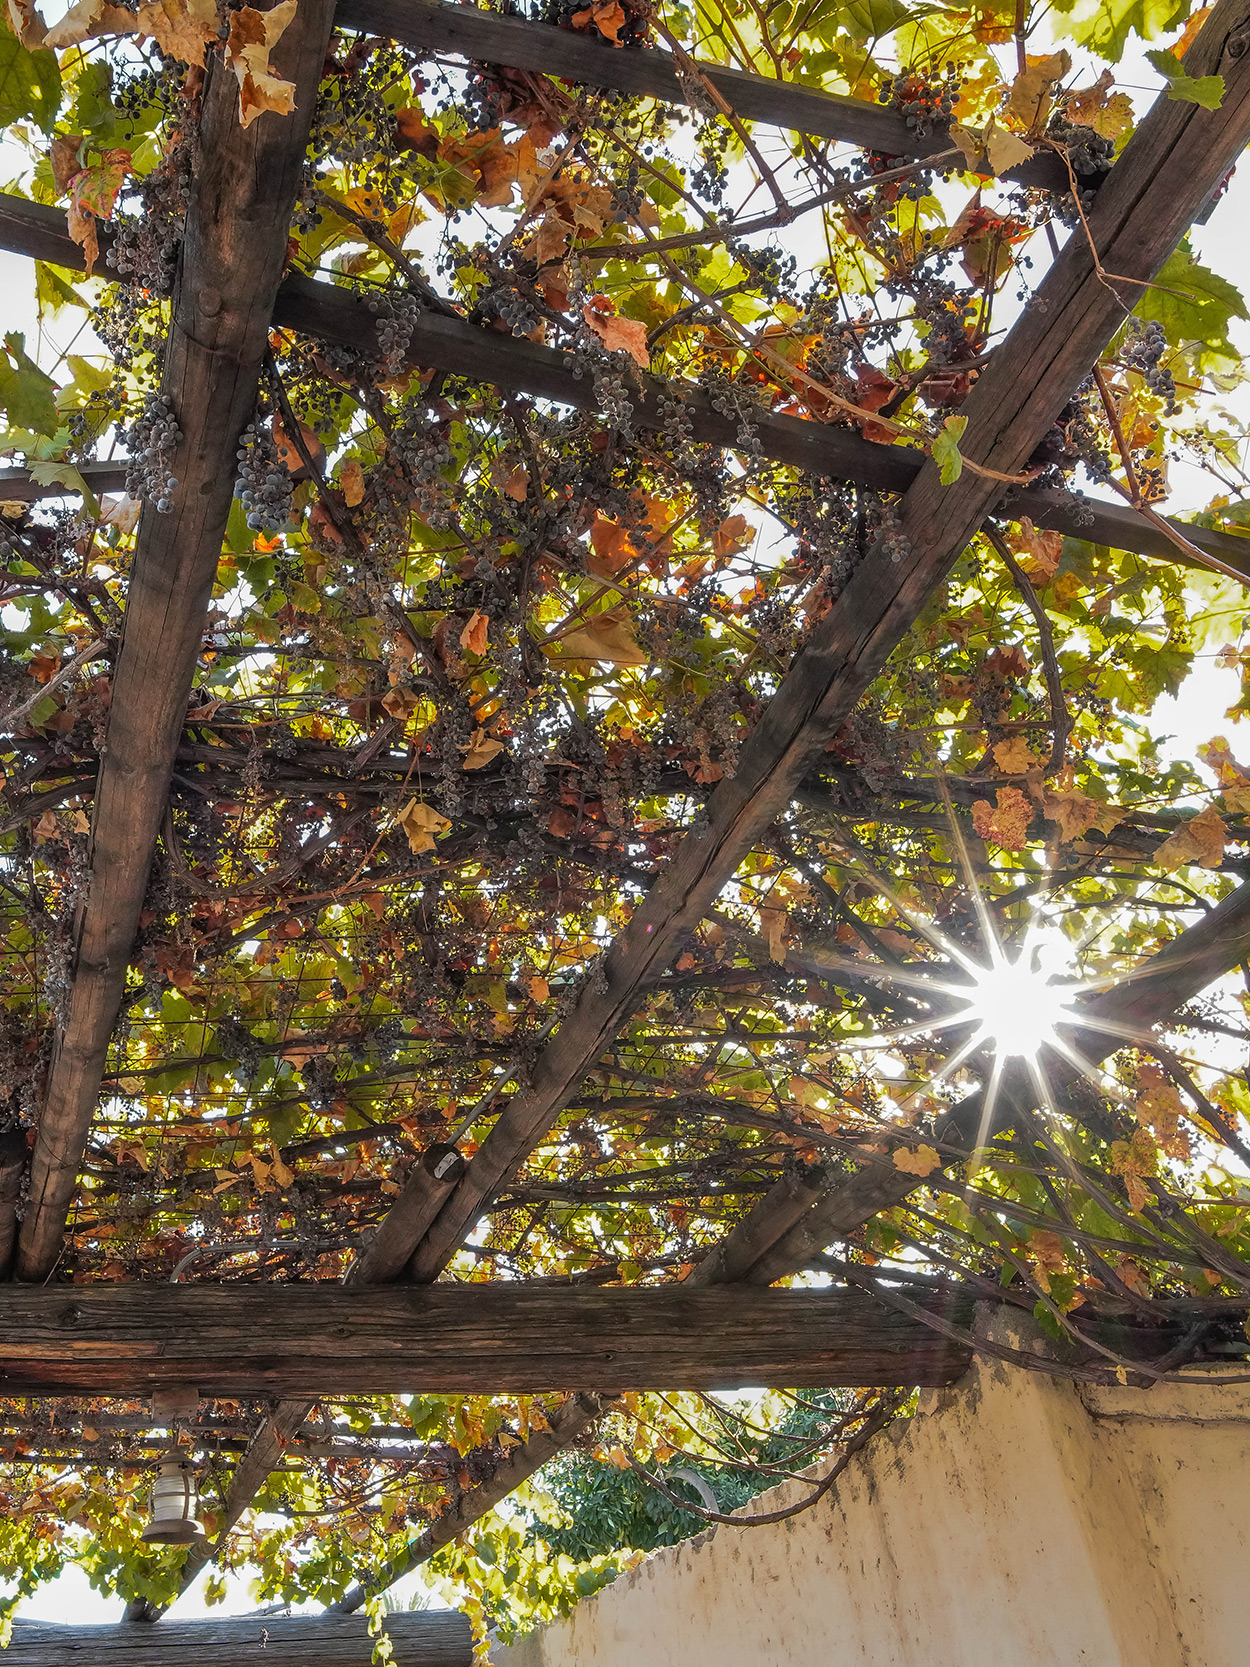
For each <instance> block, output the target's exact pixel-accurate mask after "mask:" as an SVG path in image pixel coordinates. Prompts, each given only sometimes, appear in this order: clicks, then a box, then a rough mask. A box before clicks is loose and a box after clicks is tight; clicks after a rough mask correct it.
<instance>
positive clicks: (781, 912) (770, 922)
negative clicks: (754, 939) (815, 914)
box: [760, 903, 790, 964]
mask: <svg viewBox="0 0 1250 1667" xmlns="http://www.w3.org/2000/svg"><path fill="white" fill-rule="evenodd" d="M789 924H790V916H789V914H788V913H787V911H786V910H785V908H784V907H783V906H782V905H781V904H780V903H765V904H763V905H761V907H760V927H761V929H762V931H763V933H764V937H765V938H766V939H767V941H768V954H769V958H770V960H773V961H776V962H778V963H779V964H781V963H784V961H785V958H786V927H787V926H788V925H789Z"/></svg>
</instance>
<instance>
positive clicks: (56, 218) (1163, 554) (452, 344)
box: [0, 193, 1250, 579]
mask: <svg viewBox="0 0 1250 1667" xmlns="http://www.w3.org/2000/svg"><path fill="white" fill-rule="evenodd" d="M0 248H5V249H9V250H11V251H13V252H15V253H18V254H26V255H30V256H32V257H33V258H35V259H39V260H49V261H52V262H53V263H54V264H56V265H60V266H64V267H66V268H67V269H68V270H70V271H74V270H81V267H82V251H81V250H80V249H79V248H78V245H77V244H76V243H73V242H71V240H70V238H69V237H68V235H67V234H66V232H65V229H64V215H63V214H62V212H61V210H60V209H56V208H49V207H47V206H46V205H45V204H42V203H28V202H26V201H25V200H24V199H23V198H20V197H8V196H5V195H4V194H3V193H0ZM273 321H274V323H275V325H277V326H279V327H280V328H282V329H287V330H296V331H299V332H300V333H301V334H303V335H308V336H313V337H315V338H317V339H318V340H321V341H328V342H333V343H335V344H336V345H338V346H341V347H348V348H352V349H354V350H360V349H362V348H366V347H367V346H368V345H369V344H371V343H372V342H373V341H374V340H375V337H376V333H377V320H376V318H375V317H374V316H373V314H372V313H371V312H370V311H369V309H368V308H367V307H366V306H365V304H364V302H363V301H361V300H359V299H358V298H357V297H356V296H354V295H352V294H351V293H350V292H349V291H347V290H343V289H336V288H335V287H334V286H333V285H332V284H326V283H319V282H317V281H315V280H314V279H311V278H305V277H303V276H301V275H298V274H297V275H295V276H292V277H289V278H288V279H287V280H286V281H285V283H284V284H283V285H282V287H281V288H280V289H279V291H278V294H277V298H276V300H275V302H274V317H273ZM409 357H410V361H411V362H412V363H413V364H414V365H419V366H421V367H423V368H433V369H434V370H442V371H446V372H448V373H449V374H451V375H455V376H464V377H467V378H469V379H471V380H473V381H480V382H484V383H487V384H489V385H492V386H494V387H498V388H503V389H506V390H508V391H510V392H514V393H526V394H531V395H534V396H535V397H537V398H540V399H550V400H553V401H555V402H556V403H558V404H561V405H568V406H571V407H573V408H574V409H575V410H587V411H594V410H596V409H597V405H596V400H595V394H594V389H593V387H591V386H590V384H589V383H588V382H587V380H586V378H585V377H581V378H578V377H575V376H574V375H573V360H572V357H571V355H569V354H567V353H563V352H561V351H559V350H558V349H555V348H550V347H544V346H542V345H541V344H539V343H537V342H531V341H529V340H527V339H526V338H525V337H523V336H504V335H500V334H499V332H498V331H496V330H488V329H484V328H482V327H481V326H479V325H474V324H470V323H469V322H468V320H467V319H463V318H452V317H448V316H446V315H443V314H438V313H423V314H421V315H420V316H419V317H418V318H417V320H416V322H415V324H414V327H413V333H412V337H411V339H410V344H409ZM644 388H645V390H646V393H645V396H643V397H640V398H639V400H638V404H637V407H636V410H635V418H636V421H637V422H638V425H639V426H640V427H642V428H644V429H652V428H655V427H657V426H658V424H659V416H658V410H659V396H660V395H661V394H664V395H665V396H667V397H668V398H671V397H672V396H673V394H674V393H675V392H679V393H680V394H681V397H682V399H683V402H684V404H685V407H686V411H687V415H688V416H689V418H690V422H691V425H692V437H693V439H695V440H696V441H698V442H699V443H701V444H704V445H714V446H726V447H728V448H730V449H733V448H734V446H735V445H736V444H737V437H738V425H737V423H736V421H733V420H731V419H730V418H728V417H726V416H725V415H724V413H723V412H720V411H717V410H716V409H715V407H714V406H713V405H712V404H711V402H710V400H708V399H707V397H706V396H705V395H704V394H703V393H701V392H700V391H699V390H697V389H695V388H693V387H690V386H688V385H685V384H680V383H673V382H665V381H664V380H662V379H661V378H659V377H646V378H644ZM754 421H755V422H756V426H757V431H758V434H759V440H760V449H761V451H762V453H763V455H764V456H765V457H767V458H768V459H770V461H772V462H774V463H782V464H786V465H788V466H789V467H791V468H796V469H806V470H810V471H811V472H813V473H815V474H822V475H826V476H828V477H830V478H831V479H834V480H846V481H851V482H853V483H854V484H855V485H857V486H864V487H867V488H868V489H869V490H870V491H876V492H905V491H906V490H907V488H908V487H909V486H910V485H911V484H912V482H913V481H914V480H915V479H916V477H917V475H918V474H919V473H920V470H921V468H922V467H923V465H924V461H925V459H924V454H923V453H922V452H919V451H917V450H916V449H915V448H914V447H910V446H882V445H877V444H875V443H874V442H872V441H870V440H865V439H864V438H863V437H862V435H860V434H859V433H858V432H857V431H856V430H855V429H853V428H836V427H832V426H829V425H826V424H824V423H818V422H813V421H809V420H805V419H803V418H799V417H788V416H784V415H781V414H779V413H775V412H768V411H766V412H761V413H760V415H759V416H758V418H756V419H754ZM117 468H118V466H117V465H116V464H91V463H88V464H85V465H83V472H84V474H85V475H86V476H87V480H88V484H89V485H91V486H92V487H93V490H97V491H112V490H114V489H115V484H117V485H120V484H122V482H123V481H124V471H122V474H121V476H120V477H118V476H115V475H112V474H106V473H105V471H113V470H116V469H117ZM95 471H100V473H99V474H98V475H97V474H96V473H95ZM6 479H7V480H8V482H9V486H8V488H7V491H8V493H9V495H11V497H12V498H13V499H15V500H25V501H31V500H33V499H34V498H36V497H51V496H54V495H57V494H59V493H61V492H63V490H64V489H63V488H60V487H43V486H40V485H39V484H38V483H37V482H32V481H31V479H30V476H29V474H28V473H27V471H25V470H9V471H7V473H0V500H2V499H3V498H4V496H5V495H6V489H5V488H4V481H5V480H6ZM1082 511H1083V512H1084V513H1086V514H1087V515H1088V516H1090V517H1092V520H1088V521H1087V522H1086V523H1085V524H1082V525H1078V524H1077V521H1076V517H1075V510H1074V505H1073V503H1072V501H1071V499H1069V498H1068V496H1067V495H1066V494H1065V493H1062V492H1053V491H1039V490H1036V489H1033V488H1025V489H1023V490H1021V491H1018V492H1015V493H1013V494H1012V495H1011V496H1010V498H1009V499H1008V501H1007V502H1006V503H1005V504H1004V506H1003V513H1004V515H1009V516H1010V517H1011V518H1012V519H1017V518H1018V517H1020V516H1022V515H1027V516H1029V517H1030V519H1031V520H1033V521H1034V522H1035V523H1036V524H1037V525H1038V526H1039V527H1045V528H1047V529H1048V530H1050V531H1053V532H1062V533H1067V534H1069V535H1070V536H1073V537H1078V538H1083V539H1086V540H1088V541H1089V542H1091V543H1094V544H1109V545H1112V546H1113V547H1114V548H1115V549H1117V550H1127V551H1130V552H1132V553H1134V554H1136V555H1141V556H1153V557H1158V558H1159V559H1160V560H1163V561H1169V562H1179V563H1181V564H1182V565H1183V564H1185V561H1186V558H1185V556H1184V553H1183V552H1182V551H1181V550H1179V549H1178V548H1177V546H1176V544H1175V543H1174V542H1173V541H1172V540H1171V539H1169V538H1168V536H1167V534H1166V533H1165V532H1163V531H1161V530H1160V529H1159V528H1158V527H1157V526H1155V525H1154V524H1153V523H1151V522H1149V521H1147V520H1146V519H1145V517H1144V516H1142V515H1139V514H1138V512H1137V511H1136V510H1135V509H1132V508H1131V507H1130V506H1129V505H1128V504H1116V503H1102V502H1099V501H1098V500H1097V499H1087V500H1085V501H1084V503H1083V504H1082ZM1172 525H1173V526H1174V527H1175V528H1176V530H1177V531H1178V532H1180V533H1181V534H1182V535H1183V536H1184V537H1185V538H1187V539H1188V540H1189V541H1190V543H1191V544H1194V545H1195V546H1197V548H1198V549H1199V550H1201V551H1203V552H1205V553H1206V554H1209V555H1212V556H1214V557H1215V558H1216V559H1217V560H1219V561H1222V562H1224V563H1225V564H1226V565H1227V566H1230V567H1233V568H1235V569H1237V570H1238V571H1239V572H1243V573H1245V575H1246V577H1247V578H1248V579H1250V540H1247V539H1244V538H1239V537H1237V536H1236V535H1235V534H1231V533H1221V532H1216V531H1212V530H1211V529H1210V528H1207V527H1195V526H1191V525H1190V524H1189V523H1188V522H1176V521H1174V522H1173V523H1172Z"/></svg>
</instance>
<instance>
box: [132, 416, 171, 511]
mask: <svg viewBox="0 0 1250 1667" xmlns="http://www.w3.org/2000/svg"><path fill="white" fill-rule="evenodd" d="M181 439H182V430H181V429H180V428H179V427H178V423H177V420H176V418H175V417H174V402H173V400H172V399H170V397H169V395H168V394H153V395H152V396H151V397H150V398H149V400H148V402H147V404H146V405H145V406H144V407H143V411H142V413H141V414H140V415H139V416H138V417H137V418H136V419H135V421H134V422H133V423H132V424H131V425H130V428H129V429H128V430H127V432H126V447H127V450H128V451H129V453H130V461H129V464H128V465H127V468H126V494H127V496H128V497H131V498H147V499H148V500H150V501H151V502H152V503H154V504H155V505H156V509H157V512H158V513H159V514H161V515H168V514H169V512H170V511H171V510H172V509H173V507H174V501H173V499H172V498H171V497H170V495H169V494H170V493H171V492H172V491H173V490H174V488H175V487H176V486H177V484H178V477H177V475H171V474H170V472H169V469H170V465H171V464H172V462H173V460H174V453H175V452H176V451H177V449H178V444H179V442H180V441H181Z"/></svg>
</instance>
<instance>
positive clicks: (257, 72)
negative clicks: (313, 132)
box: [226, 0, 296, 127]
mask: <svg viewBox="0 0 1250 1667" xmlns="http://www.w3.org/2000/svg"><path fill="white" fill-rule="evenodd" d="M295 8H296V0H282V4H281V5H279V6H275V7H274V8H273V10H272V11H268V12H258V11H256V9H255V8H254V7H252V6H244V7H243V8H242V9H241V10H240V11H237V12H232V13H231V16H230V38H229V40H228V41H227V42H226V62H227V63H228V64H229V65H230V68H231V69H232V70H233V71H234V73H235V75H236V77H237V78H238V82H239V120H240V122H242V124H243V126H244V127H250V126H251V124H252V123H253V122H254V121H255V120H256V118H257V116H259V115H261V114H262V113H263V112H264V111H266V110H272V111H273V112H274V114H275V115H278V116H289V115H290V114H291V111H292V110H294V108H295V83H294V81H283V80H282V79H281V78H280V77H279V76H276V75H274V73H273V68H272V65H271V64H270V62H269V54H270V51H271V50H272V49H273V48H274V47H275V46H276V45H277V44H278V42H279V40H280V39H281V38H282V35H283V33H284V32H285V30H286V28H287V27H288V25H289V24H290V22H291V20H292V19H293V18H294V16H295Z"/></svg>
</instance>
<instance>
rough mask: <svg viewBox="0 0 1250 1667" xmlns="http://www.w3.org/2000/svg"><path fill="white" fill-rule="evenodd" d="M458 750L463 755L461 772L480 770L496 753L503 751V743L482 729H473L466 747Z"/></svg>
mask: <svg viewBox="0 0 1250 1667" xmlns="http://www.w3.org/2000/svg"><path fill="white" fill-rule="evenodd" d="M460 750H461V752H462V753H463V754H464V763H463V764H462V765H461V766H460V768H461V769H462V770H482V769H484V768H485V767H486V765H488V764H489V763H490V761H491V759H492V758H494V757H495V755H496V753H501V752H502V751H503V742H502V741H496V740H495V738H494V736H493V735H488V734H487V733H486V731H485V730H484V729H475V730H474V731H473V734H472V736H471V737H470V738H469V744H468V746H467V747H466V746H462V747H461V749H460Z"/></svg>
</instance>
